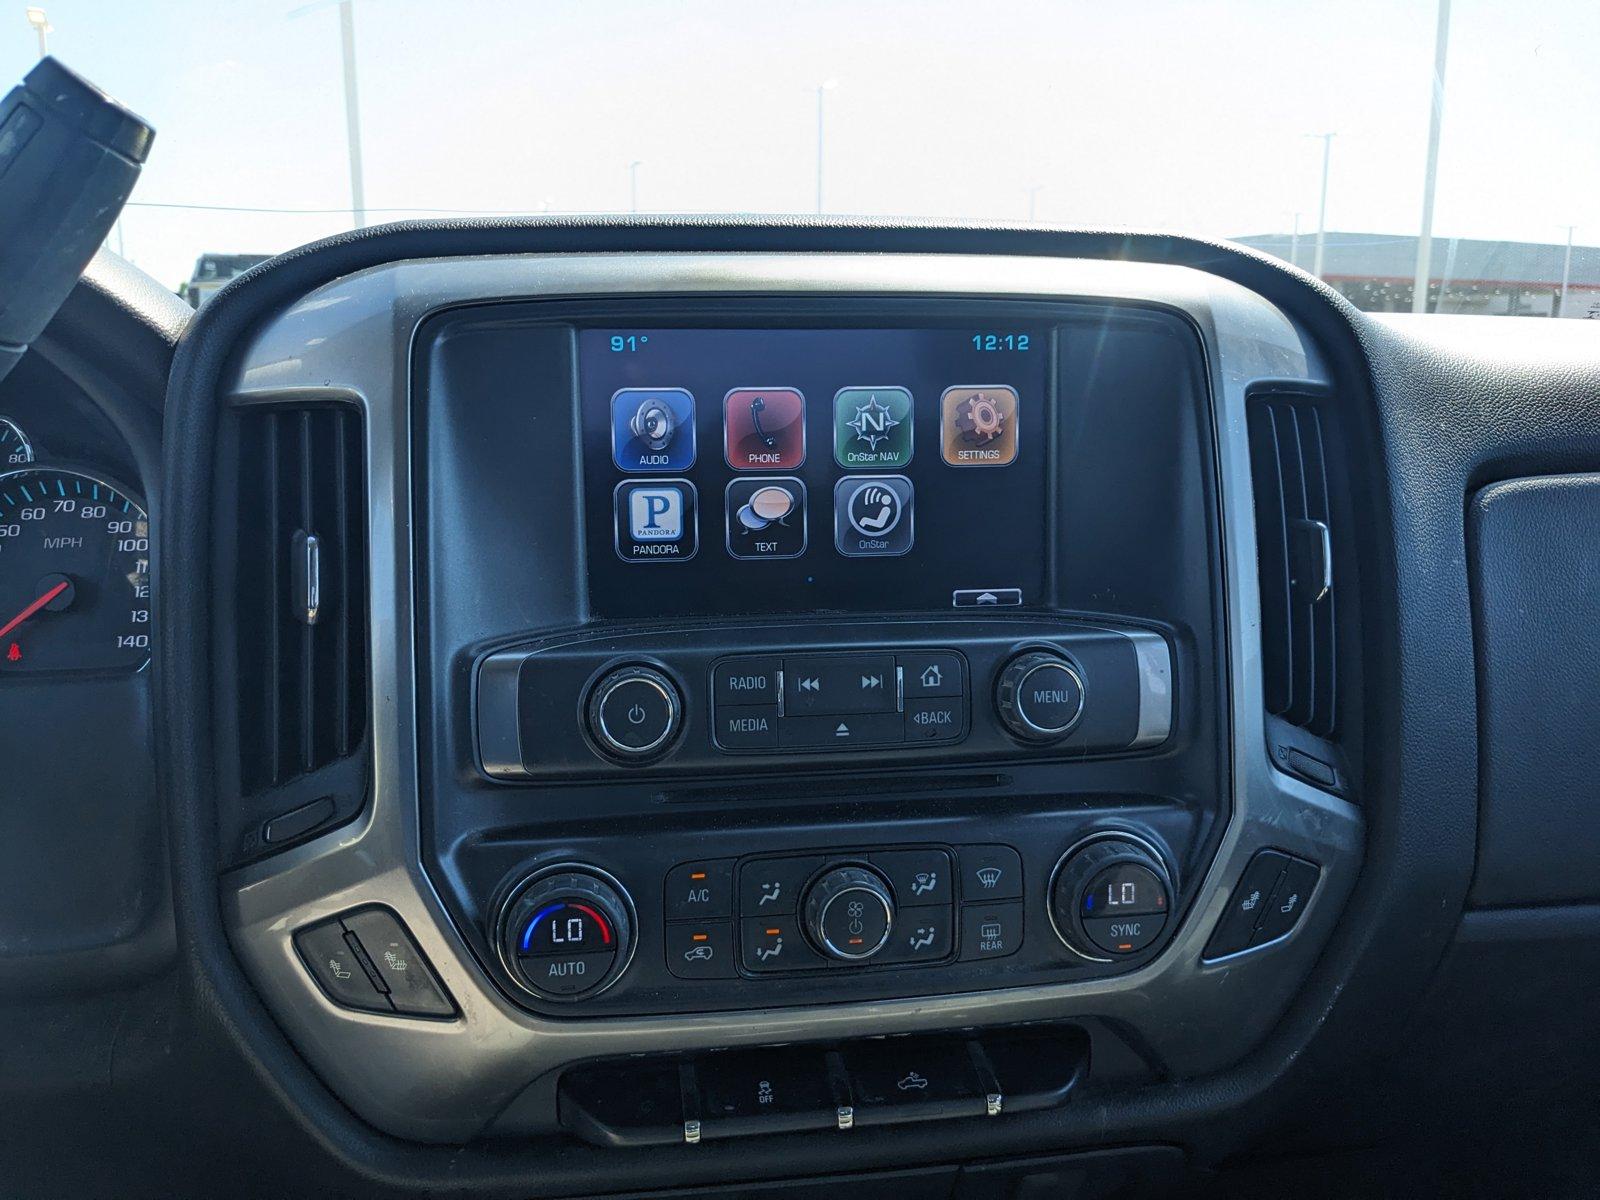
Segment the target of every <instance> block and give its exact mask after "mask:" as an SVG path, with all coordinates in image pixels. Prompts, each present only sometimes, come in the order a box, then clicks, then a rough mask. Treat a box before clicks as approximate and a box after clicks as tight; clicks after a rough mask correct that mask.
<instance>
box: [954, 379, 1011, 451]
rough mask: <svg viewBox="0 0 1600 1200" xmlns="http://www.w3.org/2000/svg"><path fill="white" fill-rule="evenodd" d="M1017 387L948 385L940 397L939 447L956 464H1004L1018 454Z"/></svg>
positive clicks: (1002, 385) (1001, 385)
mask: <svg viewBox="0 0 1600 1200" xmlns="http://www.w3.org/2000/svg"><path fill="white" fill-rule="evenodd" d="M1017 405H1018V401H1017V389H1016V388H1013V387H1007V386H1006V385H1004V384H1000V385H997V386H991V387H953V388H946V389H945V393H944V395H943V396H941V397H940V398H939V451H940V453H941V454H942V455H943V456H944V461H945V462H947V463H949V464H950V465H951V466H953V467H1004V466H1007V465H1009V464H1010V463H1013V462H1015V461H1016V458H1017Z"/></svg>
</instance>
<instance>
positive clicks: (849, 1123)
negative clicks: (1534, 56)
mask: <svg viewBox="0 0 1600 1200" xmlns="http://www.w3.org/2000/svg"><path fill="white" fill-rule="evenodd" d="M836 1115H837V1117H838V1120H839V1128H840V1129H854V1128H855V1127H856V1110H855V1109H854V1108H852V1107H851V1106H850V1105H848V1104H841V1105H840V1106H839V1109H838V1112H837V1114H836Z"/></svg>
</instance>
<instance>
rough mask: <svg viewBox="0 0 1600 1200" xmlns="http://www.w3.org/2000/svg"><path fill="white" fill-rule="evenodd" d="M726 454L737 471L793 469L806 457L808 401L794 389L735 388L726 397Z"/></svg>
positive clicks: (723, 438) (723, 406)
mask: <svg viewBox="0 0 1600 1200" xmlns="http://www.w3.org/2000/svg"><path fill="white" fill-rule="evenodd" d="M722 449H723V457H724V458H726V459H727V461H728V465H729V466H730V467H732V468H733V469H734V470H735V471H793V470H794V469H795V468H796V467H798V466H799V465H800V464H801V463H803V462H805V460H806V401H805V397H804V396H802V395H801V394H800V393H799V392H797V391H796V390H795V389H794V388H734V389H733V391H731V392H729V393H728V394H727V395H726V396H725V397H723V400H722Z"/></svg>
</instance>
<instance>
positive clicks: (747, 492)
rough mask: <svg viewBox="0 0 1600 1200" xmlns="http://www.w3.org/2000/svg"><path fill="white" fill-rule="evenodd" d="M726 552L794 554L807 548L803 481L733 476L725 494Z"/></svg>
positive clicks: (736, 555) (769, 555) (774, 555)
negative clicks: (736, 477)
mask: <svg viewBox="0 0 1600 1200" xmlns="http://www.w3.org/2000/svg"><path fill="white" fill-rule="evenodd" d="M724 508H725V509H726V510H727V539H728V541H727V545H728V553H729V554H731V555H733V557H734V558H797V557H799V556H800V555H801V554H804V553H805V549H806V485H805V484H804V483H802V482H800V480H798V479H795V478H793V477H792V476H782V477H779V478H774V479H761V478H750V479H735V480H733V481H732V482H731V483H729V484H728V490H727V492H726V493H725V495H724Z"/></svg>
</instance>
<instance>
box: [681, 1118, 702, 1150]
mask: <svg viewBox="0 0 1600 1200" xmlns="http://www.w3.org/2000/svg"><path fill="white" fill-rule="evenodd" d="M683 1140H684V1142H685V1143H687V1144H688V1145H690V1146H698V1145H699V1144H700V1122H699V1121H685V1122H684V1123H683Z"/></svg>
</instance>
